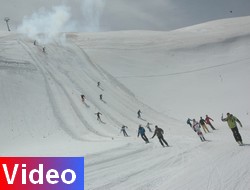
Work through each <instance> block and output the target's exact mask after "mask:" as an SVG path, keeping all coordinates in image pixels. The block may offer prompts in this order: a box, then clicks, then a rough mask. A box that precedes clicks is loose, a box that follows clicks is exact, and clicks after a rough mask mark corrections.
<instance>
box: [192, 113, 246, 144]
mask: <svg viewBox="0 0 250 190" xmlns="http://www.w3.org/2000/svg"><path fill="white" fill-rule="evenodd" d="M191 121H192V122H193V123H191ZM211 121H214V120H213V119H212V118H210V117H209V116H208V115H206V118H205V120H204V119H202V117H200V121H199V122H197V121H196V120H195V119H193V120H191V119H190V118H188V120H187V124H188V125H190V127H191V128H192V129H193V130H194V131H195V132H196V133H197V134H198V136H199V137H200V139H201V141H206V139H205V137H204V136H203V134H202V132H201V130H200V128H201V127H200V126H202V128H203V130H204V132H205V133H207V132H209V130H208V129H207V127H206V124H208V125H209V126H210V127H211V128H212V130H215V128H214V126H213V125H212V123H211ZM221 121H223V122H227V124H228V126H229V128H230V129H231V131H232V133H233V136H234V139H235V141H236V142H237V143H238V144H239V145H240V146H243V145H244V144H243V142H242V138H241V135H240V133H239V130H238V127H237V123H238V124H239V125H240V126H241V127H243V126H242V124H241V122H240V120H239V119H238V118H237V117H235V116H233V114H230V113H227V117H226V118H223V114H222V116H221Z"/></svg>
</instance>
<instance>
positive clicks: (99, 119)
mask: <svg viewBox="0 0 250 190" xmlns="http://www.w3.org/2000/svg"><path fill="white" fill-rule="evenodd" d="M95 115H97V120H98V121H100V122H102V120H101V117H100V115H102V114H101V113H100V112H97V113H95Z"/></svg>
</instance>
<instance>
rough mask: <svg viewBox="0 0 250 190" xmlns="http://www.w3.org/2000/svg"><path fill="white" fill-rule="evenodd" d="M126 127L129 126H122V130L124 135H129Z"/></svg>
mask: <svg viewBox="0 0 250 190" xmlns="http://www.w3.org/2000/svg"><path fill="white" fill-rule="evenodd" d="M126 128H128V127H127V126H125V125H123V126H122V128H121V132H123V135H124V137H128V134H127V132H126Z"/></svg>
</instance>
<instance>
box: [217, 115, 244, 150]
mask: <svg viewBox="0 0 250 190" xmlns="http://www.w3.org/2000/svg"><path fill="white" fill-rule="evenodd" d="M221 121H226V122H227V124H228V126H229V128H230V129H231V130H232V132H233V135H234V138H235V140H236V142H238V143H239V145H240V146H242V145H243V143H242V138H241V135H240V133H239V130H238V127H237V124H236V122H237V123H238V124H239V125H240V126H241V127H242V124H241V122H240V120H239V119H238V118H237V117H235V116H233V114H230V113H227V117H226V118H223V114H222V116H221Z"/></svg>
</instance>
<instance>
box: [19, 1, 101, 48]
mask: <svg viewBox="0 0 250 190" xmlns="http://www.w3.org/2000/svg"><path fill="white" fill-rule="evenodd" d="M80 3H81V12H82V16H83V18H81V19H78V22H77V21H74V20H72V17H71V16H72V13H71V8H70V7H69V6H66V5H60V6H55V7H52V8H51V9H50V10H47V9H45V8H42V9H40V10H39V11H37V12H35V13H33V14H32V15H31V16H26V17H24V19H23V21H22V24H21V25H20V26H19V27H18V28H17V31H18V32H20V33H23V34H25V35H27V36H28V37H29V38H31V39H34V40H36V41H37V42H38V43H41V44H46V43H50V42H52V41H62V39H63V40H64V38H65V35H64V34H62V32H76V31H84V32H98V31H100V18H101V15H102V13H103V10H104V6H105V0H81V1H80Z"/></svg>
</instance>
